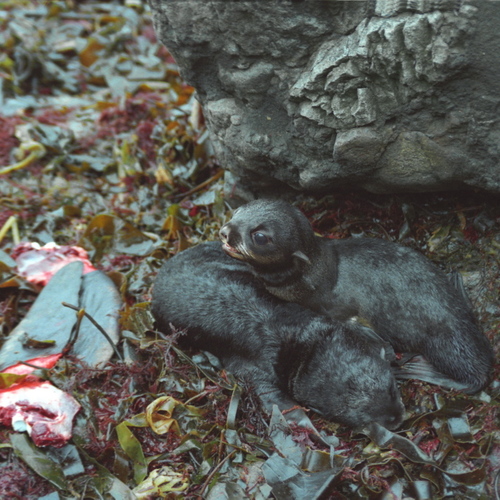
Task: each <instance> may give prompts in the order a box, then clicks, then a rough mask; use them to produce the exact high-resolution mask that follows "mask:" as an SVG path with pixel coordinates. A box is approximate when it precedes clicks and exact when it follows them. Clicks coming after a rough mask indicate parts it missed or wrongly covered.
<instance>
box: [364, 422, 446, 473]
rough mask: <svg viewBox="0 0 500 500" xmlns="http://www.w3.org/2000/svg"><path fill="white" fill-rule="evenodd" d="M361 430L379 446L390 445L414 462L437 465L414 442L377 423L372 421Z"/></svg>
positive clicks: (385, 446) (386, 446)
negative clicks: (367, 426)
mask: <svg viewBox="0 0 500 500" xmlns="http://www.w3.org/2000/svg"><path fill="white" fill-rule="evenodd" d="M362 432H363V434H365V435H367V436H368V437H370V439H372V440H373V441H374V442H375V443H376V444H377V445H378V446H380V447H381V448H388V447H390V448H392V449H393V450H396V451H398V452H399V453H401V454H402V455H404V456H405V457H406V458H408V459H410V460H411V461H412V462H414V463H418V464H428V465H434V466H437V464H436V462H435V461H434V460H433V459H432V458H431V457H429V455H427V454H426V453H424V452H423V451H422V450H421V449H420V448H419V447H418V446H417V445H415V443H412V442H411V441H410V440H409V439H406V438H405V437H402V436H399V435H397V434H394V432H391V431H390V430H388V429H386V428H385V427H382V426H381V425H379V424H376V423H374V424H372V425H371V426H370V427H369V428H366V429H363V431H362Z"/></svg>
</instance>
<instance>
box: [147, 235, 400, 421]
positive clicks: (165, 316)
mask: <svg viewBox="0 0 500 500" xmlns="http://www.w3.org/2000/svg"><path fill="white" fill-rule="evenodd" d="M151 310H152V313H153V315H154V317H155V319H156V321H157V325H158V327H159V329H160V330H162V331H165V332H168V331H169V325H170V324H173V325H174V326H176V327H178V328H182V329H186V330H187V334H186V335H185V336H183V337H180V339H179V340H180V341H181V342H183V343H184V344H185V345H188V346H191V347H194V348H196V349H203V350H206V351H209V352H211V353H212V354H214V355H215V356H217V357H218V358H219V359H220V360H221V362H222V364H223V366H224V367H225V368H226V369H228V370H229V371H231V372H232V373H233V374H234V375H236V376H238V377H241V378H243V379H244V380H245V381H246V382H248V383H250V384H251V385H253V386H254V388H255V390H256V392H257V394H259V396H260V397H261V399H262V400H263V402H264V404H265V405H266V407H267V409H269V410H270V409H271V406H272V404H278V406H279V407H280V409H281V410H285V409H289V408H291V407H293V406H296V405H297V403H298V404H301V405H305V406H308V407H310V408H314V409H315V410H316V411H317V412H318V413H321V414H322V415H324V416H325V417H326V418H328V419H330V420H334V421H337V422H340V423H344V424H347V425H350V426H352V427H360V426H363V425H365V424H366V423H368V422H372V421H376V422H378V423H380V424H381V425H384V426H385V427H387V428H391V429H394V428H397V427H398V426H399V425H400V424H401V421H402V418H403V413H404V407H403V404H402V401H401V396H400V394H399V391H398V389H397V386H396V382H395V379H394V376H393V374H392V372H391V367H390V363H389V361H388V360H387V359H386V358H385V354H384V350H383V349H382V348H381V346H380V345H379V344H378V343H377V342H374V341H369V340H367V339H365V338H364V337H363V336H361V335H356V334H354V333H353V331H351V330H352V329H355V328H356V325H353V326H351V325H347V324H341V323H339V322H333V321H331V320H330V319H328V318H327V317H325V316H323V315H320V314H317V313H314V312H313V311H310V310H308V309H305V308H303V307H300V306H298V305H296V304H291V303H287V302H283V301H281V300H278V299H276V298H275V297H273V296H272V295H270V294H269V293H268V292H267V291H266V290H265V288H264V287H263V286H262V285H261V284H260V283H259V282H258V281H257V280H256V279H255V278H254V277H253V275H252V273H251V272H250V270H249V268H248V266H247V265H246V264H245V263H241V262H239V261H237V260H233V259H231V258H229V257H228V256H227V255H225V254H224V252H223V251H222V250H221V248H220V244H219V243H218V242H212V243H206V244H202V245H198V246H196V247H193V248H190V249H188V250H186V251H184V252H181V253H179V254H177V255H176V256H174V257H172V258H171V259H169V260H167V261H166V262H165V263H164V264H163V266H162V268H161V270H160V272H159V273H158V276H157V278H156V282H155V285H154V288H153V298H152V305H151Z"/></svg>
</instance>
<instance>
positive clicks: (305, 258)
mask: <svg viewBox="0 0 500 500" xmlns="http://www.w3.org/2000/svg"><path fill="white" fill-rule="evenodd" d="M292 257H297V259H300V260H303V261H304V262H307V263H308V264H311V261H310V260H309V257H308V256H307V255H306V254H305V253H303V252H301V251H300V250H297V251H296V252H293V253H292Z"/></svg>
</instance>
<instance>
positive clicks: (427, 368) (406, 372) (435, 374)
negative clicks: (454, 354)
mask: <svg viewBox="0 0 500 500" xmlns="http://www.w3.org/2000/svg"><path fill="white" fill-rule="evenodd" d="M392 371H393V373H394V376H395V377H396V379H399V380H408V379H417V380H422V381H423V382H428V383H430V384H434V385H439V386H441V387H445V388H447V389H455V390H457V391H462V392H465V393H470V394H474V393H475V392H477V391H476V390H471V388H470V386H469V385H468V384H463V383H461V382H458V381H457V380H454V379H452V378H450V377H447V376H446V375H444V374H443V373H440V372H439V371H437V370H436V369H435V368H434V367H433V366H432V365H431V364H430V363H429V362H428V361H427V360H426V359H425V358H424V357H423V356H419V355H416V356H414V357H412V358H411V359H410V360H409V361H407V362H406V363H404V364H402V365H400V366H397V367H394V368H393V370H392Z"/></svg>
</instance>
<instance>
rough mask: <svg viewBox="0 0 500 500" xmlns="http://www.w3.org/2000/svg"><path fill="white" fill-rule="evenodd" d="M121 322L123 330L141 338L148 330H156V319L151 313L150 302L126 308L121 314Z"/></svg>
mask: <svg viewBox="0 0 500 500" xmlns="http://www.w3.org/2000/svg"><path fill="white" fill-rule="evenodd" d="M120 322H121V326H122V328H124V329H126V330H129V331H131V332H133V333H135V334H136V335H140V336H142V335H143V334H144V332H146V331H148V330H154V318H153V315H152V314H151V311H150V304H149V302H141V303H138V304H134V305H133V306H132V307H126V308H125V311H123V312H122V313H121V318H120Z"/></svg>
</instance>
